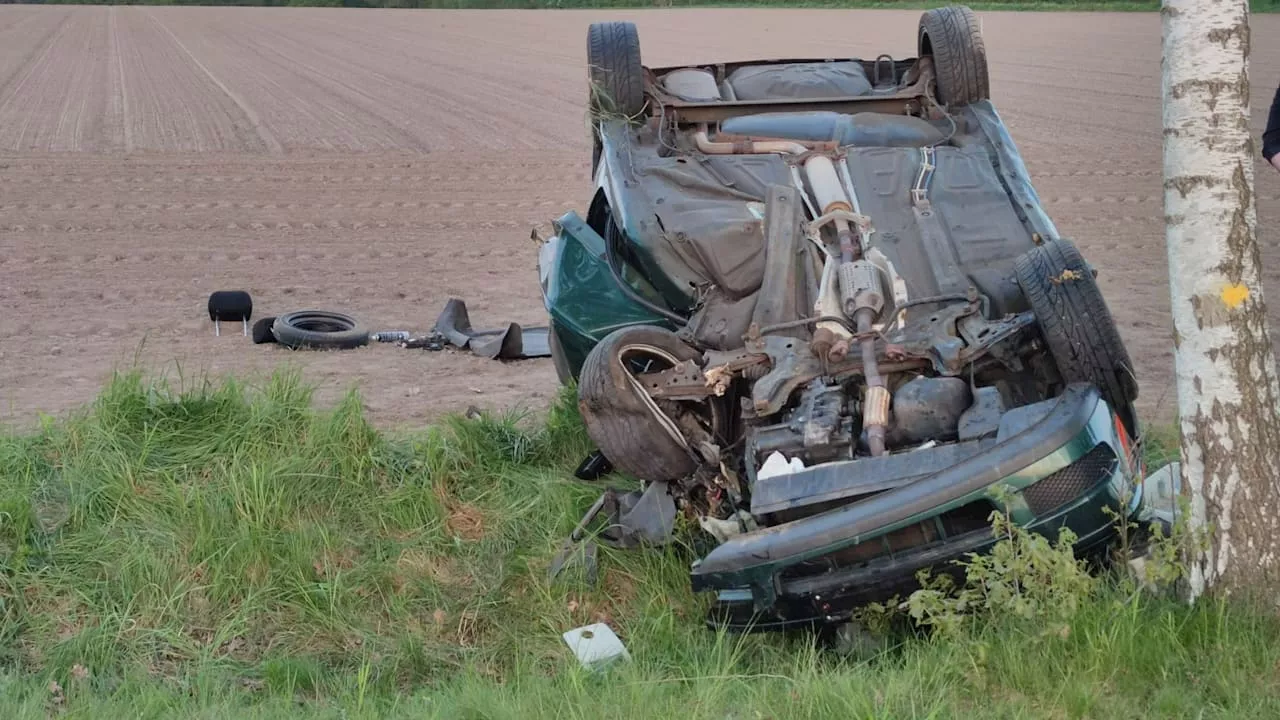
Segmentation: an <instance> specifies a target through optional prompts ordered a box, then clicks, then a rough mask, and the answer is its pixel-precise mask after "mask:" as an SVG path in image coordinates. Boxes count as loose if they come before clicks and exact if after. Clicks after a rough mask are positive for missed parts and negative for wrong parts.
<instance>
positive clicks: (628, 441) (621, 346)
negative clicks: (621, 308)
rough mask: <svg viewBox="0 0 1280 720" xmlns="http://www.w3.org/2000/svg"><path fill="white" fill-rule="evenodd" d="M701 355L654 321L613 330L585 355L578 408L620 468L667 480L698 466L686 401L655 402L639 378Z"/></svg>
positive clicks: (593, 436) (589, 429) (589, 431)
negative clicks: (648, 323)
mask: <svg viewBox="0 0 1280 720" xmlns="http://www.w3.org/2000/svg"><path fill="white" fill-rule="evenodd" d="M700 357H701V353H699V352H698V351H697V350H695V349H694V348H692V347H690V346H689V345H687V344H685V343H684V342H683V341H681V340H680V339H679V338H677V337H676V336H675V334H674V333H672V332H671V331H669V330H665V329H663V328H660V327H654V326H650V325H638V326H633V327H626V328H620V329H618V330H615V331H613V332H612V333H609V334H608V335H606V336H605V337H604V339H603V340H601V341H600V342H599V343H597V344H596V346H595V347H594V348H592V349H591V352H590V353H588V354H587V357H586V359H585V360H584V361H583V363H582V370H581V372H580V373H579V374H578V409H579V411H580V412H581V414H582V419H583V422H584V423H585V425H586V428H587V434H588V435H589V436H590V437H591V440H592V441H593V442H594V443H595V444H596V446H597V447H599V448H600V452H601V453H603V454H604V456H605V457H606V458H608V459H609V461H610V462H612V463H613V465H614V466H615V467H617V468H618V469H619V470H622V471H624V472H626V473H629V474H631V475H633V476H635V477H637V478H639V479H641V480H645V481H659V480H668V481H669V480H675V479H678V478H681V477H684V476H686V475H689V474H690V473H692V472H693V471H694V469H695V468H696V467H697V464H698V462H697V459H696V458H697V455H696V450H695V449H694V443H695V442H696V438H690V437H689V435H690V431H691V430H696V428H695V427H694V426H691V425H690V424H689V423H690V422H696V420H695V418H693V417H691V416H690V412H691V411H690V410H689V409H688V408H687V407H682V405H684V404H683V403H670V402H659V401H655V400H654V399H653V398H652V397H650V396H649V394H648V393H647V392H645V390H644V388H643V387H641V384H640V382H639V380H637V376H638V375H640V374H642V373H647V372H659V371H662V370H667V369H670V368H672V367H675V365H676V364H678V363H681V362H697V361H698V360H699V359H700ZM694 414H696V413H694ZM710 424H712V425H713V424H714V419H713V420H712V421H711V423H710ZM706 430H707V431H708V432H713V430H711V429H710V428H706Z"/></svg>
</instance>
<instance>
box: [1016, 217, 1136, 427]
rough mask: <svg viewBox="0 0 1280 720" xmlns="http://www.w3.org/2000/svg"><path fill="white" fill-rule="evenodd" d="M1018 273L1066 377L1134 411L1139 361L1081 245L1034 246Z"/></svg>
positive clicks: (1019, 261)
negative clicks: (1126, 342) (1128, 346)
mask: <svg viewBox="0 0 1280 720" xmlns="http://www.w3.org/2000/svg"><path fill="white" fill-rule="evenodd" d="M1014 274H1015V276H1016V277H1017V280H1018V285H1019V286H1020V287H1021V288H1022V292H1023V294H1024V295H1025V296H1026V298H1027V302H1028V303H1030V305H1031V310H1032V311H1033V312H1034V313H1035V316H1036V321H1037V322H1038V323H1039V324H1040V331H1041V334H1042V335H1043V336H1044V341H1045V343H1046V344H1047V345H1048V347H1049V354H1050V355H1052V356H1053V360H1054V363H1055V364H1056V365H1057V366H1058V373H1059V374H1060V375H1062V379H1063V381H1065V382H1068V383H1072V382H1085V383H1089V384H1091V385H1093V386H1095V387H1097V388H1098V390H1099V391H1101V393H1102V398H1103V399H1104V400H1106V401H1107V404H1109V405H1110V406H1111V408H1112V409H1113V410H1115V411H1116V412H1118V413H1120V414H1121V416H1122V417H1125V416H1126V415H1128V414H1129V413H1128V412H1127V411H1128V409H1129V408H1130V406H1131V404H1132V403H1133V401H1134V400H1137V399H1138V384H1137V381H1136V380H1135V377H1134V373H1133V362H1132V361H1131V360H1130V359H1129V351H1128V350H1127V349H1125V346H1124V341H1123V340H1122V339H1121V338H1120V331H1119V330H1118V329H1117V328H1116V324H1115V321H1114V320H1113V319H1112V317H1111V311H1110V309H1109V308H1108V307H1107V303H1106V301H1105V300H1104V299H1103V297H1102V291H1101V290H1099V289H1098V284H1097V282H1096V281H1095V280H1094V278H1093V270H1092V269H1091V268H1090V267H1089V266H1088V264H1087V263H1085V261H1084V258H1083V257H1082V256H1081V255H1080V251H1079V250H1078V249H1077V248H1076V246H1075V244H1074V243H1072V242H1071V241H1069V240H1051V241H1048V242H1046V243H1044V244H1043V245H1040V246H1038V247H1035V248H1032V249H1031V250H1029V251H1027V252H1026V253H1025V254H1024V255H1022V256H1021V257H1019V258H1018V259H1017V261H1016V262H1015V263H1014ZM1129 420H1132V418H1129ZM1133 429H1134V428H1132V427H1131V428H1130V430H1133Z"/></svg>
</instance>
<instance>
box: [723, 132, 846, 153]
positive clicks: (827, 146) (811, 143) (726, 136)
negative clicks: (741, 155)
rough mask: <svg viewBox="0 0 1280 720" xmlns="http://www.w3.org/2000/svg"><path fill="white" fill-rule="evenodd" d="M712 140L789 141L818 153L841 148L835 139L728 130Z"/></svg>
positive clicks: (746, 141)
mask: <svg viewBox="0 0 1280 720" xmlns="http://www.w3.org/2000/svg"><path fill="white" fill-rule="evenodd" d="M712 142H716V143H734V144H739V143H745V144H747V145H750V144H752V143H760V142H787V143H794V144H796V145H803V146H804V147H805V148H808V149H809V150H810V151H811V152H817V153H833V152H836V151H837V150H839V149H840V143H838V142H835V141H833V140H826V141H823V140H784V139H783V138H774V137H765V136H761V135H737V134H733V133H726V132H716V136H715V138H714V139H713V140H712Z"/></svg>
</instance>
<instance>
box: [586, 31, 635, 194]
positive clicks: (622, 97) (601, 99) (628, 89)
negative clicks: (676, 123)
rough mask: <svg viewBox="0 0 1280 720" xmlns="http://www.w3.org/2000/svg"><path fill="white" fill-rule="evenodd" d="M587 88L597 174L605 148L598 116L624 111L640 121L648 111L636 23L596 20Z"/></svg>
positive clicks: (590, 39) (593, 167)
mask: <svg viewBox="0 0 1280 720" xmlns="http://www.w3.org/2000/svg"><path fill="white" fill-rule="evenodd" d="M587 92H588V100H587V108H588V111H589V112H590V114H591V118H592V121H591V173H592V175H594V174H595V171H596V168H597V167H598V166H599V165H600V154H601V152H602V151H603V148H602V146H601V144H600V137H599V136H598V135H597V132H598V129H597V127H596V122H597V119H598V118H600V117H601V116H618V115H622V116H625V117H627V118H629V120H630V121H631V122H633V123H637V122H640V121H641V119H642V113H643V112H644V105H645V99H644V66H643V65H642V64H641V62H640V34H639V33H638V32H637V31H636V26H635V24H634V23H629V22H600V23H592V24H591V27H590V28H588V29H587Z"/></svg>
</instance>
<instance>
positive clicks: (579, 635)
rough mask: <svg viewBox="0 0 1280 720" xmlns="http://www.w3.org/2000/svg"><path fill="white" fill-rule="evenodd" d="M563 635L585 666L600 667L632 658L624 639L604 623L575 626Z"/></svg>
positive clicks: (566, 642)
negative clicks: (623, 641) (620, 638)
mask: <svg viewBox="0 0 1280 720" xmlns="http://www.w3.org/2000/svg"><path fill="white" fill-rule="evenodd" d="M562 637H563V638H564V642H565V644H566V645H568V646H569V649H571V650H573V654H574V655H577V656H578V662H580V663H582V666H583V667H585V668H590V669H598V668H602V667H604V666H606V665H609V664H611V663H613V662H615V661H618V660H626V661H630V660H631V654H630V653H628V652H627V648H626V647H624V646H623V644H622V641H621V640H619V639H618V636H617V635H615V634H614V633H613V630H612V629H611V628H610V627H609V626H608V625H605V624H604V623H596V624H594V625H586V626H584V627H580V628H574V629H572V630H570V631H569V632H566V633H565V634H564V635H563V636H562Z"/></svg>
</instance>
